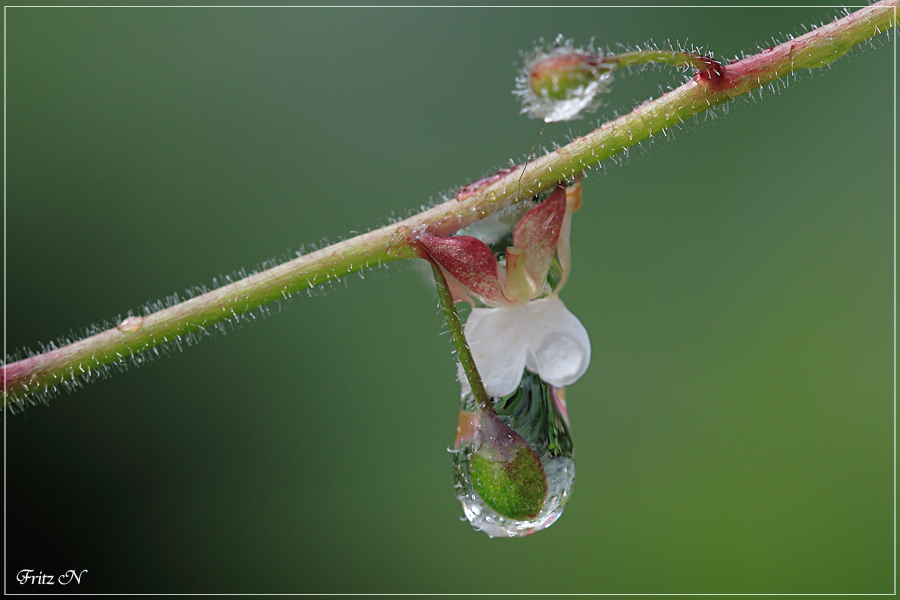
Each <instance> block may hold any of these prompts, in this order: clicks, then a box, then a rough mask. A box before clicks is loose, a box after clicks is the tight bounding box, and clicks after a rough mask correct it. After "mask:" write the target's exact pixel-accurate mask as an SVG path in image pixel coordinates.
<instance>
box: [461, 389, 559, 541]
mask: <svg viewBox="0 0 900 600" xmlns="http://www.w3.org/2000/svg"><path fill="white" fill-rule="evenodd" d="M559 391H560V390H555V389H554V388H553V387H552V386H550V385H549V384H547V383H545V382H544V381H542V380H541V379H540V378H539V377H538V376H537V375H535V374H534V373H531V372H529V371H525V374H524V375H523V377H522V381H521V383H520V384H519V388H518V389H517V390H516V391H515V392H514V393H513V394H511V395H510V396H507V397H505V398H494V399H493V403H494V409H495V411H496V412H497V414H496V415H490V414H487V413H485V412H484V411H482V410H481V409H480V408H479V407H478V406H477V404H476V402H475V400H474V398H473V397H472V396H471V395H470V394H467V395H466V396H464V397H463V406H462V410H461V411H460V417H459V424H458V426H457V435H456V444H455V448H456V454H455V456H454V461H453V466H454V471H455V478H456V486H455V487H456V494H457V498H458V499H459V500H460V502H461V503H462V507H463V512H464V513H465V516H466V518H467V519H468V520H469V522H470V523H471V524H472V526H473V527H474V528H475V529H477V530H480V531H484V532H485V533H486V534H487V535H489V536H490V537H521V536H525V535H529V534H531V533H534V532H536V531H540V530H541V529H544V528H546V527H549V526H550V525H552V524H553V523H554V522H555V521H556V520H557V519H558V518H559V516H560V515H561V514H562V511H563V508H564V507H565V504H566V502H567V501H568V498H569V495H570V492H571V490H572V484H573V482H574V479H575V464H574V462H573V461H572V449H573V448H572V440H571V438H570V437H569V427H568V417H567V415H566V414H565V412H564V411H561V410H560V407H564V406H565V405H564V401H563V400H562V398H559V397H558V394H557V392H559Z"/></svg>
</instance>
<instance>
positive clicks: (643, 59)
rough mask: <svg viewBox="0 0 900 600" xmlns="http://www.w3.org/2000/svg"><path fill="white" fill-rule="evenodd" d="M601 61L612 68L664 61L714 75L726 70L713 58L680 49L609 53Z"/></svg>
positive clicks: (664, 62)
mask: <svg viewBox="0 0 900 600" xmlns="http://www.w3.org/2000/svg"><path fill="white" fill-rule="evenodd" d="M600 62H601V63H602V64H606V65H610V66H611V68H612V69H621V68H622V67H630V66H633V65H640V64H646V63H663V64H666V65H670V66H673V67H693V68H694V69H697V70H698V71H708V72H710V73H711V74H713V76H719V75H721V73H722V71H723V70H724V67H723V66H722V64H721V63H719V61H717V60H715V59H713V58H710V57H708V56H703V55H701V54H694V53H692V52H683V51H680V50H635V51H633V52H623V53H621V54H607V55H606V56H604V57H603V58H602V60H601V61H600Z"/></svg>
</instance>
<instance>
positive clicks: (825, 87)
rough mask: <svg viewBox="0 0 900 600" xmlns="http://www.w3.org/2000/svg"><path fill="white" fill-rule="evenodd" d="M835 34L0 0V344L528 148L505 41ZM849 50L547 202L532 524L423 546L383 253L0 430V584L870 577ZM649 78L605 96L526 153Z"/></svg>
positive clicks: (874, 185)
mask: <svg viewBox="0 0 900 600" xmlns="http://www.w3.org/2000/svg"><path fill="white" fill-rule="evenodd" d="M836 12H837V11H836V10H835V9H823V8H794V9H772V8H768V9H697V8H693V9H691V8H688V9H677V8H671V9H622V8H569V9H480V10H474V9H301V8H290V9H289V8H284V9H273V8H269V9H249V8H240V9H238V8H236V9H223V8H218V9H150V8H141V9H137V8H135V9H24V8H11V9H7V13H6V14H7V23H6V31H7V40H6V43H7V47H6V48H7V72H6V77H7V80H6V86H7V87H6V90H7V113H6V118H7V121H6V124H7V130H6V135H7V150H8V155H7V213H6V216H7V219H8V220H7V223H6V226H7V235H8V238H7V247H6V249H7V257H6V260H7V263H6V264H7V268H8V271H7V305H6V311H7V316H8V321H7V344H8V345H7V348H8V349H10V350H11V349H14V348H17V347H26V346H27V347H31V348H36V347H37V345H38V342H47V341H50V340H53V339H56V338H57V337H59V336H62V335H66V334H67V332H68V331H69V330H70V329H74V330H76V331H78V330H79V329H80V328H84V327H86V326H89V325H91V324H97V323H101V322H103V320H104V319H106V320H114V318H115V316H116V315H120V314H124V313H125V312H126V311H127V310H128V309H139V308H140V307H141V306H142V304H144V303H145V302H147V301H154V300H157V299H160V298H162V297H164V296H165V295H167V294H170V293H172V292H175V291H178V292H181V291H182V290H184V289H185V288H187V287H190V286H192V285H195V284H210V283H211V281H212V278H213V277H214V276H218V275H219V274H221V273H230V272H231V271H232V270H233V269H239V268H241V267H246V268H248V269H249V268H251V267H253V266H255V265H256V264H258V263H260V262H261V261H263V260H266V259H269V258H272V257H275V258H279V259H280V258H283V257H284V256H285V255H287V254H288V253H289V251H293V250H296V249H298V248H299V247H300V246H301V244H307V245H308V244H309V243H311V242H318V241H319V240H320V239H321V238H322V237H323V236H327V237H328V239H330V240H332V241H334V240H337V239H341V238H344V237H347V236H350V235H353V234H354V233H355V232H357V231H363V230H366V229H367V228H371V227H374V226H380V225H383V224H385V223H387V222H388V220H389V219H390V218H391V217H392V216H398V217H399V216H405V215H406V214H407V212H408V211H409V210H410V209H416V208H417V207H418V206H419V205H421V204H424V203H427V202H428V201H429V199H435V200H437V199H439V197H440V194H441V193H442V192H446V191H448V190H451V189H452V188H453V187H454V186H458V185H462V184H464V183H466V182H468V181H470V180H473V179H476V178H478V177H480V176H482V175H484V174H486V173H488V172H492V170H493V169H495V168H497V167H502V166H506V165H507V164H508V160H509V159H510V158H512V159H516V160H519V159H521V158H522V157H523V156H524V155H525V154H527V152H528V149H529V148H530V147H531V144H532V141H533V140H534V136H535V135H536V133H537V131H538V128H539V124H538V122H536V121H533V120H529V119H527V118H525V117H524V116H520V115H518V110H519V106H518V105H517V102H516V100H515V98H513V96H512V95H511V94H510V91H511V89H512V85H513V79H514V77H515V68H516V67H517V66H518V65H519V64H521V58H520V57H519V55H518V52H519V51H520V50H528V49H530V48H531V47H532V45H533V42H534V41H535V40H536V39H538V38H539V37H544V38H547V39H552V38H554V37H555V36H556V35H557V34H558V33H563V34H565V35H566V36H568V37H572V38H574V39H575V40H576V41H577V42H578V43H579V44H587V43H588V42H589V41H590V39H591V38H594V39H595V40H596V41H597V43H599V44H601V45H605V44H615V43H617V42H618V43H624V44H634V43H638V42H643V41H646V40H654V41H657V42H664V41H665V40H672V41H682V42H684V41H687V42H688V43H696V44H702V45H703V46H704V47H705V48H708V49H709V50H711V51H713V52H714V53H715V54H716V56H718V57H720V58H731V57H733V56H735V55H739V54H740V53H741V52H746V53H752V52H753V51H755V49H756V48H757V46H758V45H763V46H764V45H766V44H769V43H771V37H772V36H774V37H775V38H776V39H778V40H779V41H780V40H783V39H786V38H785V36H786V35H787V34H796V33H802V32H803V29H802V28H801V27H800V26H801V25H802V24H812V23H818V22H820V21H828V20H830V19H831V18H832V17H833V16H834V15H835V14H836ZM876 46H879V47H878V48H877V49H874V50H873V49H866V50H865V51H862V52H854V53H853V54H851V55H850V56H848V57H846V58H844V59H842V60H840V61H838V62H837V63H835V64H834V65H833V68H831V69H827V70H825V71H820V72H816V73H814V74H812V75H809V74H806V75H801V76H800V77H799V78H797V79H794V78H791V80H790V81H789V84H788V86H787V89H786V90H782V89H781V88H782V86H779V90H778V91H777V92H773V91H772V90H768V89H767V90H764V91H763V93H762V96H763V98H762V100H759V101H757V99H758V95H757V96H756V98H755V99H754V100H751V101H747V100H745V99H741V100H738V101H736V102H734V103H733V104H731V105H729V106H728V107H727V110H724V111H723V110H720V111H719V112H718V113H717V115H716V116H717V118H711V116H709V115H707V116H701V117H700V118H699V119H698V120H696V121H695V122H692V123H689V124H687V125H686V126H685V127H684V128H682V129H681V130H678V131H675V132H674V133H673V134H672V135H669V136H658V138H657V139H655V140H654V141H653V143H652V144H650V145H649V146H648V149H649V152H643V151H641V150H639V149H634V150H633V151H632V152H631V153H630V156H629V157H628V158H627V159H625V160H624V163H625V164H624V165H623V166H619V165H617V164H614V163H612V162H610V163H608V165H606V167H605V168H604V169H602V170H601V171H599V172H598V171H592V172H591V173H590V175H589V177H588V178H587V179H586V180H585V182H584V198H585V201H584V206H583V208H582V210H581V211H580V212H579V213H578V214H577V215H576V219H575V222H574V230H573V246H574V247H573V257H574V271H573V277H572V279H571V280H570V282H569V284H568V285H567V287H566V290H565V292H564V293H563V297H564V299H565V301H566V303H567V305H568V306H569V308H570V309H571V310H572V311H573V312H574V313H575V314H577V315H578V316H579V317H580V318H581V320H582V322H583V323H584V325H585V326H586V328H587V330H588V332H589V333H590V335H591V339H592V342H593V362H592V365H591V368H590V370H589V371H588V373H587V374H586V375H585V376H584V377H583V378H582V379H581V380H580V381H579V382H578V383H577V384H575V385H573V386H572V387H571V388H570V389H569V390H568V397H569V411H570V416H571V418H572V425H573V434H574V439H575V445H576V464H577V468H578V476H577V479H576V484H575V490H574V495H573V497H572V500H571V502H570V503H569V505H568V508H567V510H566V513H565V514H564V515H563V517H562V518H561V519H560V521H559V522H558V523H557V524H555V525H554V526H553V527H551V528H550V529H548V530H547V531H544V532H541V533H539V534H537V535H534V536H531V537H529V538H526V539H521V540H490V539H488V538H487V537H486V536H485V535H484V534H482V533H477V532H474V531H473V530H471V528H470V527H469V526H468V525H467V524H466V523H461V522H460V520H459V518H460V517H461V515H462V511H461V509H460V506H459V504H458V502H457V501H456V500H455V498H454V494H453V482H452V473H451V466H450V461H451V457H450V455H449V454H448V453H447V452H446V448H447V446H448V445H450V444H451V443H452V439H453V434H454V428H455V425H456V415H457V411H458V403H457V398H458V394H459V389H458V384H457V383H456V381H455V372H456V369H455V365H454V362H453V358H452V357H451V348H450V344H449V340H448V338H447V336H445V335H444V336H442V335H441V332H442V331H443V330H444V326H443V322H442V316H441V315H440V312H439V310H438V308H437V304H436V302H437V301H436V294H435V293H434V290H433V286H432V285H431V284H430V283H429V282H428V278H427V276H426V274H423V272H422V271H420V270H419V269H417V268H415V267H414V266H413V265H411V264H404V265H399V264H394V265H392V266H391V267H390V268H388V269H386V270H376V271H372V272H367V273H365V279H361V278H360V277H358V276H357V275H352V276H350V277H349V278H348V279H347V284H346V289H345V286H344V285H343V284H341V285H338V286H336V287H335V288H333V289H329V290H327V291H326V293H325V294H324V295H322V296H318V297H313V298H307V297H302V298H299V297H297V298H294V299H293V300H292V301H291V302H289V303H286V304H284V306H283V307H282V310H281V313H280V314H277V315H273V316H272V317H271V318H267V319H262V320H258V321H257V322H256V323H255V324H253V325H251V326H244V327H242V328H240V329H239V330H236V331H233V332H229V333H228V334H227V335H224V336H221V335H220V336H217V338H216V339H213V340H208V341H204V342H203V343H202V344H200V345H199V346H196V347H191V348H188V349H186V350H185V351H184V352H183V353H179V352H177V351H175V352H174V354H176V355H177V356H174V357H170V358H165V359H161V360H158V361H155V362H153V363H151V364H150V365H148V366H145V367H142V368H140V369H131V370H130V371H129V372H128V373H124V374H120V375H116V376H115V377H113V378H111V379H108V380H104V381H100V382H98V383H96V384H93V385H91V386H89V387H87V388H83V389H81V390H79V391H78V392H76V393H74V394H63V395H61V396H60V397H58V398H56V399H54V400H52V401H51V402H50V404H49V406H46V407H45V406H37V407H32V408H29V409H28V410H27V411H25V413H24V414H20V415H8V414H7V417H6V421H5V432H6V451H7V453H6V483H7V488H6V492H7V496H6V511H7V512H6V516H7V526H8V530H7V537H6V549H7V554H6V576H7V580H6V585H7V590H8V591H12V592H24V591H48V590H46V589H39V588H40V586H32V587H28V586H21V585H19V584H17V583H16V582H15V579H14V578H15V575H16V573H17V572H18V571H19V570H21V569H26V568H27V569H34V570H36V571H43V572H44V573H61V572H63V571H65V570H68V569H77V570H81V569H88V573H86V574H85V575H84V578H83V581H82V584H81V585H80V586H79V587H78V588H74V586H69V587H68V588H60V587H59V586H57V587H56V589H54V590H50V591H55V592H60V591H78V592H113V591H116V592H535V593H539V592H611V593H626V592H646V593H661V592H722V593H725V592H846V593H851V592H890V591H892V586H893V512H892V511H893V454H892V452H893V446H892V445H893V421H892V419H893V398H892V376H893V362H892V306H893V305H892V302H893V300H892V277H893V271H892V268H893V267H892V264H893V263H892V261H893V251H892V236H893V228H892V218H893V216H892V215H893V206H892V202H893V200H892V198H893V196H892V194H893V192H892V177H893V167H894V165H893V161H892V144H893V134H892V114H893V112H892V111H893V104H892V102H893V96H892V94H893V87H892V85H893V52H894V51H893V49H892V47H891V44H890V43H888V42H887V41H886V40H885V39H884V38H882V39H880V41H879V42H877V43H876ZM683 79H684V76H683V75H681V74H679V73H677V72H670V71H665V70H658V71H650V72H647V73H644V74H643V75H639V76H633V77H627V76H625V75H624V74H622V75H621V76H619V77H617V82H616V83H615V85H614V86H613V91H612V93H611V94H609V95H608V97H607V98H606V100H607V103H608V104H607V106H606V107H604V108H602V109H601V110H600V111H599V112H598V114H597V115H595V116H594V117H593V118H592V119H590V120H585V121H579V122H575V123H572V124H557V125H554V126H548V127H547V129H546V130H545V132H544V136H543V138H542V140H541V143H542V144H544V145H546V146H547V147H550V146H551V145H552V144H553V143H554V142H558V143H565V141H566V139H567V136H568V135H570V134H581V133H585V132H587V131H589V130H590V129H591V128H592V127H593V125H594V123H595V122H596V119H598V118H599V119H607V118H610V117H611V116H612V115H613V113H614V111H618V112H619V113H621V112H625V111H627V110H630V108H631V107H632V106H633V105H634V104H635V103H637V102H641V101H643V100H646V99H648V98H650V97H652V96H656V95H658V93H659V90H660V86H662V87H663V88H668V87H670V86H674V85H677V84H679V83H680V82H681V81H683ZM726 113H727V114H726ZM307 248H308V246H307ZM426 273H427V272H426ZM73 588H74V589H73Z"/></svg>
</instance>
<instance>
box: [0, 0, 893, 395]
mask: <svg viewBox="0 0 900 600" xmlns="http://www.w3.org/2000/svg"><path fill="white" fill-rule="evenodd" d="M898 5H900V0H882V1H881V2H877V3H875V4H872V5H870V6H867V7H865V8H863V9H860V10H858V11H856V12H854V13H851V14H849V15H847V16H846V17H844V18H842V19H838V20H836V21H834V22H832V23H829V24H828V25H824V26H822V27H819V28H818V29H815V30H813V31H811V32H809V33H807V34H805V35H802V36H799V37H797V38H793V39H791V40H789V41H787V42H785V43H783V44H779V45H777V46H774V47H772V48H767V49H765V50H763V51H762V52H760V53H758V54H754V55H752V56H748V57H746V58H744V59H743V60H740V61H737V62H733V63H730V64H727V65H723V66H722V68H721V70H718V69H707V70H700V72H698V73H697V74H696V75H694V76H693V77H692V78H691V79H689V80H688V81H687V82H686V83H684V84H683V85H681V86H680V87H678V88H676V89H674V90H672V91H671V92H668V93H667V94H664V95H663V96H661V97H659V98H657V99H656V100H652V101H649V102H646V103H644V104H642V105H640V106H639V107H637V108H636V109H635V110H633V111H632V112H631V113H629V114H627V115H623V116H621V117H619V118H617V119H615V120H613V121H608V122H606V123H604V124H603V125H602V126H600V127H599V128H597V129H595V130H594V131H592V132H591V133H589V134H587V135H585V136H584V137H580V138H577V139H575V140H574V141H572V142H571V143H570V144H568V145H566V146H563V147H562V148H560V149H558V150H556V151H555V152H552V153H550V154H547V155H545V156H543V157H540V158H538V159H535V160H534V161H533V162H532V163H531V164H532V167H531V168H530V169H529V170H528V172H527V173H523V174H522V175H521V181H520V180H519V179H520V175H519V171H520V170H522V169H521V166H518V167H516V168H514V169H509V170H505V171H503V172H502V175H500V176H497V177H490V178H487V179H486V180H485V181H484V182H483V183H482V184H481V185H475V186H473V187H474V189H471V190H468V191H467V194H466V196H465V197H464V198H460V199H451V200H448V201H447V202H444V203H443V204H440V205H438V206H435V207H433V208H431V209H429V210H426V211H424V212H422V213H419V214H418V215H415V216H413V217H410V218H408V219H405V220H403V221H400V222H397V223H394V224H392V225H389V226H387V227H382V228H381V229H377V230H375V231H370V232H368V233H365V234H363V235H360V236H357V237H354V238H351V239H348V240H344V241H343V242H340V243H337V244H334V245H332V246H329V247H327V248H323V249H321V250H319V251H318V252H313V253H311V254H308V255H306V256H303V257H300V258H297V259H294V260H292V261H290V262H287V263H284V264H281V265H278V266H276V267H273V268H271V269H268V270H266V271H263V272H261V273H257V274H255V275H252V276H250V277H247V278H246V279H242V280H241V281H237V282H235V283H232V284H230V285H227V286H224V287H222V288H219V289H217V290H214V291H211V292H209V293H207V294H203V295H202V296H197V297H195V298H192V299H190V300H187V301H185V302H182V303H180V304H177V305H175V306H172V307H170V308H167V309H164V310H161V311H159V312H156V313H153V314H150V315H146V316H144V317H136V318H133V319H128V320H126V321H125V322H123V323H121V324H119V326H118V327H115V328H112V329H109V330H107V331H104V332H102V333H99V334H97V335H93V336H91V337H88V338H85V339H83V340H80V341H77V342H74V343H72V344H69V345H67V346H64V347H62V348H56V349H53V350H51V351H49V352H44V353H42V354H38V355H36V356H31V357H29V358H26V359H24V360H20V361H17V362H13V363H11V364H8V365H4V366H3V369H2V373H0V381H2V385H3V401H4V405H7V404H9V403H10V402H12V403H20V402H22V401H24V400H26V399H28V398H31V397H33V396H34V395H36V394H41V393H44V392H46V391H48V390H49V391H53V390H55V389H56V388H57V386H60V385H63V383H64V382H67V383H71V384H73V385H77V384H78V383H79V378H82V377H83V378H84V380H90V378H91V374H92V373H96V371H97V370H98V369H99V368H102V367H103V366H104V365H108V364H110V363H114V362H116V361H119V360H122V359H127V358H129V357H133V356H135V355H136V354H139V353H141V352H144V351H147V350H151V349H152V348H154V347H155V346H158V345H160V344H164V343H166V342H168V341H171V340H178V339H180V338H181V336H184V335H187V334H189V333H191V332H193V331H198V330H200V329H203V328H204V327H208V326H210V325H213V324H215V323H217V322H220V321H223V320H225V319H229V318H233V317H234V316H236V315H239V314H242V313H246V312H248V311H250V310H253V309H255V308H258V307H259V306H262V305H264V304H267V303H269V302H273V301H275V300H277V299H279V298H282V297H285V296H287V295H289V294H293V293H295V292H297V291H302V290H303V289H306V288H309V287H314V286H316V285H318V284H321V283H324V282H326V281H328V280H330V279H333V278H337V277H341V276H343V275H346V274H348V273H352V272H354V271H358V270H360V269H363V268H368V267H370V266H375V265H376V264H380V263H383V262H389V261H394V260H398V259H403V258H418V257H422V254H421V252H420V250H419V249H418V245H417V244H416V239H417V237H418V236H419V235H421V234H423V233H430V234H433V235H449V234H451V233H453V232H454V231H456V230H458V229H461V228H463V227H465V226H467V225H470V224H472V223H473V222H475V221H478V220H480V219H483V218H484V217H486V216H488V215H489V214H491V213H493V212H495V211H497V210H500V209H501V208H504V207H506V206H509V205H511V204H513V203H515V202H517V201H518V200H520V199H521V198H523V197H530V196H533V195H535V194H537V193H540V192H543V191H546V190H549V189H551V188H553V187H554V186H556V185H557V183H558V182H560V181H564V180H569V181H571V180H574V179H576V178H577V177H578V176H579V175H580V174H581V173H582V171H584V170H585V169H587V168H589V167H593V166H595V165H597V164H599V163H600V162H601V161H603V160H605V159H607V158H609V157H611V156H614V155H615V154H618V153H620V152H622V151H623V150H625V149H626V148H629V147H631V146H633V145H635V144H638V143H640V142H641V141H643V140H645V139H648V138H650V137H651V136H653V135H656V134H658V133H660V132H662V131H664V130H666V129H668V128H669V127H673V126H677V125H679V124H680V123H683V122H684V121H686V120H688V119H690V118H691V117H693V116H695V115H698V114H700V113H702V112H704V111H706V110H708V109H710V108H712V107H715V106H718V105H721V104H724V103H725V102H727V101H729V100H731V99H733V98H736V97H738V96H741V95H743V94H747V93H748V92H751V91H752V90H755V89H758V88H760V87H762V86H765V85H767V84H769V83H771V82H772V81H775V80H776V79H779V78H781V77H784V76H786V75H789V74H791V73H793V72H795V71H797V70H800V69H816V68H819V67H823V66H825V65H828V64H829V63H831V62H833V61H834V60H836V59H838V58H840V57H841V56H843V55H844V54H846V53H847V52H848V51H849V50H850V49H851V48H853V47H854V46H856V45H857V44H860V43H862V42H865V41H866V40H868V39H870V38H872V37H874V36H876V35H878V34H880V33H883V32H885V31H888V30H890V29H892V28H894V27H895V26H896V24H897V8H898Z"/></svg>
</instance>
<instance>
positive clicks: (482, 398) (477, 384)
mask: <svg viewBox="0 0 900 600" xmlns="http://www.w3.org/2000/svg"><path fill="white" fill-rule="evenodd" d="M429 262H430V263H431V270H432V271H434V282H435V283H436V284H437V290H438V297H440V299H441V308H443V309H444V318H446V319H447V327H448V328H449V329H450V337H451V338H452V339H453V345H454V346H456V354H457V356H459V362H460V363H462V366H463V371H465V372H466V379H468V380H469V387H470V388H472V396H474V397H475V401H476V402H478V405H479V406H480V407H481V410H483V411H484V412H486V413H488V414H493V413H494V405H493V404H491V401H490V399H489V398H488V395H487V391H486V390H485V389H484V384H483V383H482V382H481V375H479V374H478V367H477V366H476V365H475V358H474V357H473V356H472V352H471V351H470V350H469V344H468V343H467V342H466V335H465V333H463V327H462V324H461V323H460V322H459V315H458V314H457V313H456V305H455V304H454V302H453V294H451V293H450V286H449V285H447V279H446V278H445V277H444V273H443V271H441V268H440V267H439V266H438V265H437V263H435V262H434V261H433V260H431V259H430V258H429Z"/></svg>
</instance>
